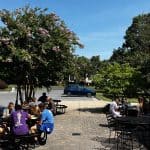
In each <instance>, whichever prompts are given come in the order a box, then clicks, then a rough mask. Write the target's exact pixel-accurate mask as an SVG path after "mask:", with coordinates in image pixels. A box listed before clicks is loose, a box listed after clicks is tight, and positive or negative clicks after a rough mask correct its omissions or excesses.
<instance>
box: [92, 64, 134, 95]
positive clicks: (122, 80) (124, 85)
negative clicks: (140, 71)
mask: <svg viewBox="0 0 150 150" xmlns="http://www.w3.org/2000/svg"><path fill="white" fill-rule="evenodd" d="M135 74H137V72H136V71H135V70H134V68H132V67H130V66H129V64H123V65H120V64H118V63H113V64H110V63H108V64H107V65H105V66H103V68H102V69H101V70H100V71H99V72H98V73H97V74H96V75H95V76H93V82H94V84H95V85H96V86H97V87H98V88H99V89H103V92H104V93H106V94H110V95H111V96H119V95H125V92H126V90H127V89H128V87H130V86H131V80H132V78H133V76H134V75H135Z"/></svg>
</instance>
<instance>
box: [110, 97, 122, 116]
mask: <svg viewBox="0 0 150 150" xmlns="http://www.w3.org/2000/svg"><path fill="white" fill-rule="evenodd" d="M118 104H119V99H118V98H116V99H115V100H113V101H112V102H111V103H110V106H109V112H110V113H111V114H112V115H113V117H114V118H116V117H121V115H120V112H119V106H118Z"/></svg>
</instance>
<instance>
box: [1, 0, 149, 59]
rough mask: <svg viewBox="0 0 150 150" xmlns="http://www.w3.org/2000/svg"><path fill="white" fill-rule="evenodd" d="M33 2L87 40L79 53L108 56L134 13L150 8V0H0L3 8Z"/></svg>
mask: <svg viewBox="0 0 150 150" xmlns="http://www.w3.org/2000/svg"><path fill="white" fill-rule="evenodd" d="M27 4H30V6H31V7H36V6H38V7H41V8H48V9H49V11H50V12H55V13H56V14H57V15H58V16H60V18H61V19H62V20H64V21H65V23H66V24H67V26H68V27H69V28H70V29H71V30H72V31H74V32H75V33H76V34H77V36H78V37H79V38H80V41H81V43H83V44H84V46H85V47H84V49H78V48H77V49H76V52H75V54H77V55H79V56H82V55H83V56H85V57H88V58H90V57H92V56H95V55H100V58H101V60H104V59H109V57H110V56H111V55H112V52H113V50H114V49H115V48H118V47H120V46H122V43H123V41H124V39H123V37H124V35H125V31H126V30H127V28H128V27H129V26H130V25H131V23H132V19H133V17H135V16H137V15H139V14H142V13H148V12H150V1H149V0H0V9H8V10H14V9H16V8H19V7H24V6H25V5H27Z"/></svg>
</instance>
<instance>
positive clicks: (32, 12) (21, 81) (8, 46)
mask: <svg viewBox="0 0 150 150" xmlns="http://www.w3.org/2000/svg"><path fill="white" fill-rule="evenodd" d="M0 19H1V21H2V22H3V26H1V28H0V63H1V66H3V72H2V73H0V77H1V78H2V79H3V78H4V79H6V77H7V80H9V81H10V82H11V83H14V84H17V85H19V86H20V85H21V86H23V87H24V88H26V86H28V85H30V86H31V87H32V88H33V87H38V86H40V87H41V86H46V87H49V86H50V85H51V82H52V81H53V82H55V81H56V80H61V78H63V76H62V74H63V73H64V72H67V69H66V68H68V66H69V63H70V62H71V60H72V58H73V52H74V50H75V48H76V46H79V47H81V48H82V47H83V45H82V44H80V43H79V39H78V37H77V36H76V34H75V33H74V32H72V31H71V30H69V29H68V28H67V26H66V25H65V23H64V22H63V21H62V20H61V19H60V18H59V17H58V16H57V15H56V14H54V13H49V12H48V10H47V9H43V10H42V9H40V8H30V7H29V6H26V7H24V8H19V9H16V10H15V11H12V12H10V11H8V10H1V11H0ZM3 64H4V65H3ZM6 66H7V72H5V70H6V69H5V67H6ZM32 88H30V89H32Z"/></svg>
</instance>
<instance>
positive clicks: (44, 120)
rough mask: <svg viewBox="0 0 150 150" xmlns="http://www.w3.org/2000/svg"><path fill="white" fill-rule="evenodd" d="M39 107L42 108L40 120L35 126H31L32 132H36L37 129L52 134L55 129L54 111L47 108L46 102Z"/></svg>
mask: <svg viewBox="0 0 150 150" xmlns="http://www.w3.org/2000/svg"><path fill="white" fill-rule="evenodd" d="M39 109H40V110H41V116H40V120H39V121H38V122H37V124H36V125H35V126H32V127H31V133H35V132H37V131H46V132H47V133H48V134H50V133H51V132H52V131H53V129H54V116H53V113H52V112H51V111H50V110H48V109H46V106H45V104H44V103H40V104H39Z"/></svg>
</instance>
